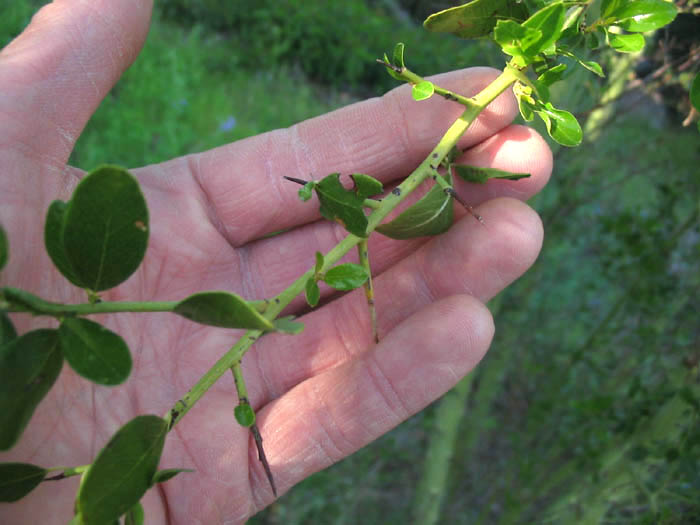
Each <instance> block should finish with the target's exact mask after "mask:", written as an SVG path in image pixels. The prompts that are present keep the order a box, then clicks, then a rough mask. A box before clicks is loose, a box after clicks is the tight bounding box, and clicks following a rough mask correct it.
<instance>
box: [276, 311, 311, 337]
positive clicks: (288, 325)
mask: <svg viewBox="0 0 700 525" xmlns="http://www.w3.org/2000/svg"><path fill="white" fill-rule="evenodd" d="M272 323H273V324H274V326H275V331H276V332H282V333H284V334H290V335H297V334H300V333H301V332H303V331H304V324H303V323H297V322H294V316H293V315H288V316H286V317H279V318H278V319H275V320H274V321H272Z"/></svg>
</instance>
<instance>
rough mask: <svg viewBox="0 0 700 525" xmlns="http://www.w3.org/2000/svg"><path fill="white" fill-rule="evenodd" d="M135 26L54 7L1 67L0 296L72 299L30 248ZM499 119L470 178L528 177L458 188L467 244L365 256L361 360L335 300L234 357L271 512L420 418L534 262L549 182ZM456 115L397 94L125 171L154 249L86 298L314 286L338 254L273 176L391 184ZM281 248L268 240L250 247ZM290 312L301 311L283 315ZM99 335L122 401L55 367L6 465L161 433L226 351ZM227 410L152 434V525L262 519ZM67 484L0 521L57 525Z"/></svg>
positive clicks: (295, 306) (222, 387) (447, 80)
mask: <svg viewBox="0 0 700 525" xmlns="http://www.w3.org/2000/svg"><path fill="white" fill-rule="evenodd" d="M150 11H151V3H150V2H148V1H132V2H113V1H110V0H91V1H85V0H56V1H55V2H54V3H53V4H50V5H49V6H47V7H45V8H43V9H42V10H41V11H40V12H39V13H38V14H37V16H35V18H34V20H33V21H32V23H31V25H30V26H29V28H28V29H27V30H26V31H25V32H24V33H23V34H22V35H21V36H20V37H19V38H17V39H16V40H15V41H14V42H12V43H11V44H10V45H9V46H7V47H6V48H5V49H4V50H3V51H2V53H1V54H0V123H1V125H0V166H2V174H0V222H2V224H3V225H4V227H5V229H6V230H7V231H8V235H9V239H10V261H9V264H8V266H7V268H6V269H5V270H4V271H3V274H2V282H1V284H3V285H11V286H15V287H21V288H25V289H27V290H29V291H32V292H33V293H36V294H38V295H40V296H42V297H44V298H46V299H50V300H55V301H62V302H82V301H84V300H85V298H84V292H82V291H81V290H78V289H76V288H75V287H73V286H71V285H70V284H69V283H68V282H67V281H65V279H64V278H62V277H61V276H60V274H59V273H58V271H57V270H55V269H54V268H53V267H52V265H51V263H50V260H49V258H48V256H47V255H46V253H45V251H44V249H43V240H42V239H43V233H42V232H43V222H44V217H45V214H46V210H47V208H48V206H49V204H50V202H51V201H52V200H54V199H63V200H67V199H68V197H69V195H70V192H71V191H72V189H73V188H74V187H75V185H76V183H77V181H78V180H79V179H80V177H81V176H82V172H81V171H80V170H77V169H75V168H71V167H68V166H67V165H66V162H67V160H68V157H69V155H70V152H71V150H72V148H73V145H74V143H75V140H76V139H77V138H78V136H79V134H80V132H81V131H82V129H83V127H84V125H85V123H86V122H87V120H88V119H89V117H90V115H91V114H92V113H93V112H94V110H95V109H96V107H97V105H98V104H99V102H100V100H101V99H102V97H104V95H105V94H106V93H107V92H108V91H109V89H111V87H112V85H113V84H114V83H115V82H116V81H117V79H118V78H119V76H120V75H121V73H122V72H123V70H124V69H125V68H126V67H128V65H129V64H130V63H131V62H132V61H133V60H134V59H135V57H136V56H137V54H138V51H139V49H140V48H141V45H142V44H143V40H144V38H145V36H146V33H147V29H148V23H149V18H150ZM496 74H497V72H495V71H493V70H490V69H485V68H475V69H470V70H464V71H461V72H456V73H452V74H449V75H444V76H442V77H440V79H439V82H440V83H441V84H442V85H445V86H446V87H448V88H451V89H454V90H455V91H458V92H460V93H464V94H468V95H469V94H473V93H475V92H477V91H478V90H479V89H480V88H482V87H484V86H485V85H486V84H488V82H489V81H491V80H492V79H493V78H494V77H495V76H496ZM262 96H264V94H262ZM516 111H517V107H516V105H515V102H514V100H513V99H512V96H511V95H509V94H504V95H503V96H501V97H499V98H498V99H497V100H496V101H495V102H494V103H493V104H492V105H491V106H490V108H489V109H488V110H487V111H486V112H485V113H484V114H482V116H481V117H480V119H479V121H478V122H477V123H476V124H475V125H474V126H473V127H472V129H471V130H470V131H469V133H468V134H467V136H465V137H464V138H463V141H462V145H463V146H464V147H465V148H470V149H469V150H468V151H467V153H466V154H465V155H466V157H467V159H468V162H470V163H472V164H478V165H482V166H495V167H499V168H501V169H507V170H515V171H527V172H529V173H531V174H532V175H533V176H532V177H531V178H530V179H526V180H523V181H518V182H509V181H498V183H496V184H487V185H484V186H480V187H478V188H476V189H473V188H468V189H467V188H462V192H463V194H464V195H465V196H467V198H468V199H469V200H470V201H471V202H472V203H474V204H478V205H479V213H480V214H481V215H482V216H483V217H484V219H485V225H481V224H479V223H478V222H477V221H474V220H473V219H470V218H469V217H464V218H462V219H461V220H459V221H458V222H457V224H455V226H454V227H453V228H452V229H451V230H450V231H449V232H448V233H447V234H444V235H442V236H439V237H436V238H433V239H432V240H429V241H427V242H426V241H425V240H416V241H401V242H399V241H392V240H390V239H387V238H384V237H381V236H373V237H372V239H371V240H370V255H371V257H372V271H373V274H374V275H376V278H375V290H376V295H377V310H378V312H379V333H380V336H381V338H382V339H381V342H380V343H379V344H378V345H375V344H373V342H372V340H371V335H370V328H369V323H370V321H369V315H368V314H367V312H366V304H365V300H364V296H363V294H361V293H352V294H349V295H346V296H344V297H342V298H339V299H335V300H329V301H328V302H327V303H326V304H325V306H323V307H321V308H318V309H317V310H315V311H313V312H311V313H308V314H306V315H304V316H303V317H302V319H301V321H302V322H304V324H305V325H306V330H305V331H304V332H303V333H302V334H301V335H298V336H294V337H291V336H282V335H270V336H266V337H265V338H264V339H262V340H261V341H260V342H259V343H258V344H257V345H256V346H255V347H254V348H253V349H252V350H251V352H250V353H249V354H247V355H246V358H245V359H244V362H243V368H244V374H245V376H246V380H247V383H248V387H249V391H250V396H251V403H252V404H253V407H254V408H255V410H256V411H257V413H258V425H259V427H260V431H261V433H262V435H263V438H264V440H265V449H266V453H267V456H268V460H269V462H270V465H271V468H272V472H273V474H274V476H275V479H276V481H277V485H278V488H279V489H280V491H285V490H287V489H288V488H289V487H291V486H292V485H294V484H295V483H297V482H299V481H300V480H301V479H303V478H304V477H306V476H308V475H310V474H311V473H313V472H315V471H318V470H319V469H322V468H324V467H327V466H328V465H330V464H332V463H333V462H336V461H338V460H340V459H341V458H343V457H345V456H346V455H348V454H350V453H352V452H353V451H355V450H357V449H358V448H360V447H362V446H363V445H365V444H367V443H368V442H370V441H372V440H373V439H375V438H377V437H378V436H380V435H381V434H383V433H384V432H386V431H388V430H389V429H391V428H392V427H394V426H396V425H397V424H398V423H400V422H401V421H403V420H404V419H406V418H407V417H409V416H410V415H411V414H413V413H415V412H417V411H418V410H420V409H421V408H423V407H424V406H426V405H427V404H428V403H430V402H432V401H433V400H435V399H436V398H437V397H439V396H440V395H442V394H443V393H444V392H445V391H446V390H448V389H449V388H450V387H452V386H453V385H454V384H455V383H456V382H457V381H458V380H459V379H460V378H461V377H462V376H463V375H464V374H465V373H467V372H468V371H469V370H471V368H473V367H474V366H475V364H476V363H477V362H478V361H479V359H480V358H481V357H482V356H483V354H484V353H485V351H486V349H487V348H488V346H489V343H490V341H491V337H492V335H493V323H492V320H491V317H490V315H489V313H488V310H487V309H486V308H485V306H484V302H485V301H487V300H488V299H489V298H491V297H492V296H494V295H495V294H496V293H498V292H499V291H500V290H501V289H503V288H504V287H505V286H506V285H508V284H509V283H510V282H512V281H513V280H514V279H515V278H517V276H519V275H520V274H521V273H522V272H524V271H525V270H526V269H527V268H528V267H529V266H530V265H531V264H532V262H533V261H534V259H535V258H536V256H537V253H538V251H539V248H540V245H541V237H542V229H541V225H540V222H539V219H538V217H537V215H536V214H535V213H534V212H533V211H532V210H531V209H529V208H528V207H527V206H526V205H525V204H523V203H522V202H520V200H524V199H526V198H528V197H530V196H531V195H533V194H534V193H535V192H537V191H538V190H539V189H540V188H541V187H542V186H543V185H544V184H545V182H546V180H547V178H548V176H549V174H550V171H551V154H550V152H549V150H548V148H547V146H546V145H545V143H544V142H543V141H542V139H541V138H540V137H539V136H538V135H536V134H535V133H534V132H532V131H530V130H528V129H526V128H522V127H519V126H512V125H510V122H511V120H512V119H513V117H514V115H515V113H516ZM459 113H460V107H459V106H458V105H456V104H453V103H448V102H445V101H442V100H429V101H426V102H421V103H416V102H413V101H412V100H411V98H410V96H409V95H408V91H407V89H406V88H398V89H396V90H394V91H392V92H391V93H389V94H388V95H386V96H384V97H382V98H381V99H372V100H369V101H367V102H363V103H360V104H355V105H353V106H350V107H347V108H344V109H342V110H339V111H336V112H334V113H331V114H329V115H326V116H323V117H319V118H316V119H313V120H310V121H307V122H304V123H301V124H298V125H296V126H294V127H292V128H289V129H284V130H279V131H275V132H271V133H267V134H265V135H261V136H258V137H253V138H250V139H246V140H243V141H240V142H238V143H234V144H230V145H227V146H223V147H220V148H218V149H215V150H212V151H208V152H205V153H201V154H196V155H190V156H187V157H183V158H179V159H174V160H172V161H169V162H166V163H163V164H158V165H154V166H149V167H145V168H140V169H136V170H133V173H134V174H135V175H136V176H137V177H138V179H139V181H140V183H141V185H142V188H143V191H144V193H145V196H146V199H147V202H148V205H149V208H150V215H151V237H150V244H149V248H148V252H147V254H146V258H145V260H144V263H143V265H142V266H141V268H140V269H139V270H138V271H137V273H136V274H135V275H133V276H132V277H131V278H130V279H129V280H128V281H127V282H126V283H124V284H123V285H121V286H119V287H118V288H116V289H114V290H111V291H108V292H105V293H104V294H103V298H104V299H106V300H110V301H117V300H126V299H128V300H144V301H154V300H157V301H169V300H178V299H182V298H184V297H185V296H187V295H189V294H191V293H194V292H197V291H203V290H228V291H233V292H235V293H238V294H239V295H241V296H243V297H245V298H247V299H260V298H264V297H270V296H272V295H275V294H277V293H279V292H280V291H281V290H282V289H284V288H285V287H286V286H288V285H289V283H291V282H292V281H293V280H294V279H295V278H296V277H298V276H299V275H300V274H301V273H302V272H304V271H306V270H307V269H308V268H309V267H310V266H312V265H313V260H314V252H315V251H321V252H326V251H328V250H329V249H330V248H331V247H333V246H334V245H335V244H336V243H337V241H338V240H339V239H340V238H342V236H343V231H342V230H341V229H340V228H339V227H338V226H337V225H334V224H331V223H328V222H324V221H318V218H319V216H318V210H317V209H316V207H314V206H312V205H311V204H309V203H306V204H305V203H302V202H300V201H299V200H298V198H297V196H296V189H297V188H295V187H293V186H292V185H290V183H288V182H284V180H283V179H282V175H288V176H292V177H301V178H310V177H311V176H313V177H314V178H318V177H320V176H324V175H326V174H328V173H331V172H334V171H340V172H343V173H353V172H361V173H368V174H371V175H372V176H375V177H377V178H379V179H380V180H382V181H383V182H384V183H385V184H389V185H390V184H391V182H392V181H394V180H397V179H400V178H401V177H405V176H406V175H407V174H408V173H409V172H410V171H411V170H412V169H413V168H414V167H415V166H416V165H417V164H418V163H419V162H420V161H421V160H422V159H423V158H424V156H425V155H426V154H427V153H428V152H429V151H430V149H431V148H432V147H433V146H434V144H435V142H436V141H437V139H438V138H439V137H440V135H441V134H442V132H443V131H444V129H446V127H447V126H448V125H449V124H450V123H451V122H452V121H453V119H454V118H456V117H457V116H458V115H459ZM104 160H105V161H106V162H108V161H109V160H110V159H104ZM310 174H311V175H310ZM467 192H468V193H467ZM500 197H506V198H500ZM507 197H515V198H507ZM279 231H285V233H282V234H279V235H275V236H272V237H267V236H268V234H271V233H273V232H279ZM375 237H376V238H375ZM304 308H305V307H304V303H303V300H301V299H299V300H298V301H296V302H294V303H292V305H290V308H289V310H290V312H291V313H301V312H303V311H304ZM98 320H99V321H100V322H102V323H104V324H105V325H107V326H109V327H110V328H111V329H112V330H114V331H116V332H117V333H119V334H121V335H122V336H123V337H124V338H125V339H126V341H127V343H128V344H129V347H130V349H131V352H132V356H133V361H134V366H133V371H132V374H131V376H130V377H129V379H128V380H127V382H126V383H124V384H123V385H120V386H118V387H113V388H108V387H99V386H95V385H93V384H92V383H90V382H88V381H86V380H84V379H82V378H80V377H78V376H77V375H76V374H75V373H74V372H73V371H72V370H70V369H69V368H68V367H65V368H64V370H63V371H62V374H61V376H60V378H59V380H58V382H57V384H56V385H55V386H54V388H53V390H52V391H51V392H50V393H49V395H48V396H47V398H46V399H44V401H42V403H41V404H40V405H39V408H38V410H37V411H36V412H35V414H34V417H33V418H32V421H31V422H30V424H29V426H28V427H27V429H26V430H25V432H24V435H23V436H22V438H21V440H20V442H19V444H18V445H17V446H16V447H15V448H14V449H13V450H12V451H10V452H9V453H5V454H2V456H0V460H2V461H26V462H31V463H35V464H38V465H42V466H45V467H52V466H58V465H65V466H75V465H82V464H86V463H90V462H91V461H92V459H93V458H94V457H95V455H96V453H97V452H98V451H99V449H100V448H101V447H103V446H104V444H105V443H106V442H107V441H108V439H109V437H110V436H111V435H112V434H113V433H114V432H115V431H116V429H117V428H119V427H120V426H121V425H123V424H124V423H126V422H127V421H128V420H130V419H131V418H133V417H134V416H136V415H138V414H149V413H150V414H156V415H162V414H164V413H165V412H166V411H167V410H168V409H169V408H170V407H171V406H172V405H173V404H174V403H175V402H176V401H177V400H178V398H179V397H180V396H182V394H184V393H185V392H186V391H187V390H188V389H189V388H190V387H191V386H192V385H193V384H194V383H195V382H196V381H197V379H199V377H200V376H201V375H202V374H203V373H204V372H206V370H207V369H208V368H209V367H210V366H211V365H212V364H213V363H214V361H216V359H218V358H219V357H220V356H221V355H222V354H223V353H224V352H225V351H226V350H227V349H228V348H229V347H230V346H231V344H233V343H234V342H235V340H236V339H237V337H238V336H239V335H240V333H238V332H233V331H231V330H224V329H215V328H210V327H204V326H200V325H196V324H194V323H191V322H189V321H186V320H183V319H181V318H177V317H175V316H172V315H168V314H159V313H153V314H138V315H137V314H118V315H110V316H102V317H101V318H99V319H98ZM13 321H14V322H15V324H16V326H17V328H18V330H19V331H20V332H24V331H26V330H29V329H31V328H36V327H38V326H53V325H51V323H52V322H53V321H50V320H46V319H30V318H29V316H16V317H14V318H13ZM236 403H237V399H236V395H235V389H234V386H233V380H232V379H231V377H229V376H225V377H224V378H222V379H221V380H220V381H219V382H218V383H217V384H216V385H215V386H214V387H213V388H212V389H211V390H210V392H209V393H208V394H207V395H206V396H205V397H204V398H203V399H202V401H201V403H199V404H198V405H197V406H196V407H195V408H193V409H192V411H191V412H189V413H188V414H187V415H186V416H185V418H184V419H183V420H182V421H181V422H180V423H179V424H178V425H177V426H176V427H175V428H174V430H173V431H172V432H171V433H170V435H169V436H168V439H167V441H166V446H165V451H164V454H163V457H162V461H161V468H169V467H183V468H193V469H195V470H196V472H195V473H194V474H182V475H180V476H178V477H176V478H174V479H173V480H171V481H169V482H167V483H165V484H162V485H159V488H158V489H155V490H152V491H150V492H149V493H148V494H147V495H146V498H145V500H144V505H145V508H146V515H147V520H148V522H149V523H163V522H172V523H187V524H190V523H199V522H201V523H224V522H225V523H237V522H241V521H243V520H245V519H246V518H247V517H248V516H250V515H252V514H254V513H255V512H257V511H258V510H260V509H261V508H263V507H264V506H265V505H267V504H269V503H270V502H271V501H272V500H273V499H274V496H273V495H272V492H271V490H270V488H269V485H268V483H267V481H266V479H265V475H264V472H263V471H262V468H261V466H260V464H259V462H258V460H257V455H256V451H255V446H254V444H253V443H252V441H251V439H250V437H249V434H248V432H247V430H245V429H243V428H241V427H239V426H238V425H237V423H236V422H235V420H234V418H233V415H232V410H233V407H234V406H235V404H236ZM77 483H78V482H77V479H76V478H70V479H68V480H64V481H60V482H55V483H43V484H42V485H40V486H39V488H37V489H36V490H35V491H34V492H33V493H32V494H31V495H30V496H29V497H27V498H26V499H24V500H22V501H20V502H18V503H16V504H13V505H3V506H1V507H0V522H2V523H35V522H36V521H37V519H40V520H41V522H42V523H49V522H53V521H55V522H56V523H65V522H66V521H67V520H68V519H69V518H70V516H71V515H72V505H73V498H74V496H75V492H76V490H77ZM39 517H40V518H39Z"/></svg>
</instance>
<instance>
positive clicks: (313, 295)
mask: <svg viewBox="0 0 700 525" xmlns="http://www.w3.org/2000/svg"><path fill="white" fill-rule="evenodd" d="M304 295H306V302H307V303H309V306H311V307H315V306H316V305H317V304H318V302H319V301H320V300H321V290H320V288H319V287H318V284H317V283H316V279H314V278H313V277H311V278H309V280H308V281H306V286H305V288H304Z"/></svg>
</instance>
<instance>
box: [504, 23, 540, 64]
mask: <svg viewBox="0 0 700 525" xmlns="http://www.w3.org/2000/svg"><path fill="white" fill-rule="evenodd" d="M493 38H494V40H495V41H496V43H498V44H499V45H500V46H501V48H502V49H503V52H504V53H506V54H507V55H510V56H513V57H520V58H522V65H525V64H526V63H529V62H531V61H532V57H531V56H529V55H527V54H526V53H524V51H523V49H525V48H529V47H532V46H533V45H534V44H535V43H536V42H538V41H539V40H541V39H542V31H540V30H539V29H534V28H530V27H523V26H522V25H521V24H518V23H517V22H514V21H513V20H499V21H498V23H497V24H496V28H495V29H494V30H493Z"/></svg>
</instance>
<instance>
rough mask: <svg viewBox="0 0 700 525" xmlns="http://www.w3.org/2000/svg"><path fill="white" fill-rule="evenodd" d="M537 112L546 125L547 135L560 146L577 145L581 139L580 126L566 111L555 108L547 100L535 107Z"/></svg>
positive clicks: (581, 131)
mask: <svg viewBox="0 0 700 525" xmlns="http://www.w3.org/2000/svg"><path fill="white" fill-rule="evenodd" d="M537 114H538V115H539V116H540V117H541V118H542V120H543V121H544V123H545V125H546V126H547V132H548V133H549V136H550V137H552V138H553V139H554V140H556V141H557V142H558V143H559V144H561V145H562V146H578V145H579V144H580V143H581V140H583V130H582V129H581V126H580V125H579V123H578V121H577V120H576V117H574V116H573V115H572V114H571V113H569V112H568V111H564V110H562V109H556V108H555V107H553V106H552V104H550V103H549V102H548V103H547V104H544V105H543V106H540V108H539V109H537Z"/></svg>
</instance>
